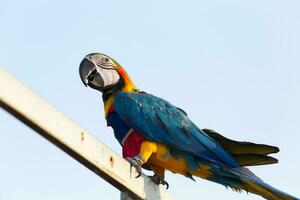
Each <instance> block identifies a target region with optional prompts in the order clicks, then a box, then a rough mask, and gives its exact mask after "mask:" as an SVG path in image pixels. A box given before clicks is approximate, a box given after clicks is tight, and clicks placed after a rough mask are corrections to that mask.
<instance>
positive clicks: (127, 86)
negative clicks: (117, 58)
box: [102, 66, 137, 117]
mask: <svg viewBox="0 0 300 200" xmlns="http://www.w3.org/2000/svg"><path fill="white" fill-rule="evenodd" d="M116 69H117V71H118V73H119V75H120V80H119V82H118V84H117V85H115V86H113V87H109V88H106V89H105V90H104V91H103V94H102V99H103V102H104V111H105V117H107V115H108V113H109V111H110V110H111V109H112V108H113V102H114V95H115V93H116V92H120V91H121V92H134V91H137V89H136V87H135V85H134V83H133V82H132V80H131V79H130V77H129V76H128V74H127V72H126V71H125V70H124V69H123V68H122V67H120V66H119V67H117V68H116Z"/></svg>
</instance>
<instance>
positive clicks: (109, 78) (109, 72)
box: [97, 67, 120, 87]
mask: <svg viewBox="0 0 300 200" xmlns="http://www.w3.org/2000/svg"><path fill="white" fill-rule="evenodd" d="M97 72H98V73H99V74H100V76H101V77H102V79H103V87H106V86H110V85H115V84H117V83H118V82H119V80H120V75H119V73H118V72H117V71H116V70H115V69H103V68H101V67H97Z"/></svg>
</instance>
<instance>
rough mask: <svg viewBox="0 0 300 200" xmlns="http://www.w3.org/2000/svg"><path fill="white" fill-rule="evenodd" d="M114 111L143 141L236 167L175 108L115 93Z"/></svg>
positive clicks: (147, 98)
mask: <svg viewBox="0 0 300 200" xmlns="http://www.w3.org/2000/svg"><path fill="white" fill-rule="evenodd" d="M114 108H115V111H116V112H117V113H118V114H119V115H120V116H121V117H122V118H123V120H125V121H126V122H127V123H128V124H129V125H130V126H131V127H132V128H133V129H135V130H137V131H138V132H139V133H140V134H141V135H143V136H144V137H145V138H146V139H148V140H151V141H155V142H160V143H164V144H167V145H169V146H170V147H171V148H176V149H178V150H180V151H182V152H188V153H192V154H194V155H195V156H198V157H199V158H201V159H205V160H208V161H210V162H213V163H218V164H221V165H228V166H230V167H239V164H238V163H237V162H236V161H235V160H234V159H233V157H232V156H231V155H230V154H229V153H228V152H226V151H225V150H224V149H223V148H222V147H221V146H220V145H219V144H218V143H216V142H215V141H214V140H213V139H212V138H210V137H209V136H208V135H207V134H205V133H204V132H203V131H202V130H200V129H199V128H198V127H197V126H196V125H195V124H193V122H192V121H191V120H190V119H189V118H188V117H187V116H186V115H185V114H184V113H183V112H182V111H181V110H179V109H178V108H176V107H175V106H173V105H172V104H170V103H169V102H167V101H165V100H163V99H161V98H158V97H155V96H153V95H151V94H147V93H144V92H139V93H137V92H136V93H124V92H118V93H117V94H116V95H115V100H114Z"/></svg>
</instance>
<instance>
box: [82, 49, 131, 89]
mask: <svg viewBox="0 0 300 200" xmlns="http://www.w3.org/2000/svg"><path fill="white" fill-rule="evenodd" d="M79 74H80V78H81V80H82V82H83V84H84V85H85V86H89V87H91V88H93V89H96V90H98V91H100V92H103V93H109V92H110V93H111V92H113V91H119V90H122V91H130V90H132V89H134V88H135V86H134V84H133V82H132V81H131V79H130V77H129V76H128V74H127V73H126V71H125V70H124V69H123V68H122V67H121V65H120V64H119V63H118V62H117V61H115V60H114V59H113V58H111V57H109V56H107V55H105V54H102V53H90V54H88V55H87V56H85V57H84V59H83V60H82V61H81V63H80V66H79Z"/></svg>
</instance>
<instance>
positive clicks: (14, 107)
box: [0, 68, 174, 200]
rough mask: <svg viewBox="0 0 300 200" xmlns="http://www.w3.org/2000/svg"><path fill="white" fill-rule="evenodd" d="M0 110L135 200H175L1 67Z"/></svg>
mask: <svg viewBox="0 0 300 200" xmlns="http://www.w3.org/2000/svg"><path fill="white" fill-rule="evenodd" d="M0 107H2V108H3V109H4V110H6V111H7V112H9V113H10V114H12V115H13V116H15V117H16V118H18V119H19V120H20V121H22V122H23V123H24V124H26V125H27V126H29V127H30V128H32V129H33V130H35V131H36V132H37V133H39V134H40V135H42V136H43V137H44V138H46V139H47V140H49V141H50V142H51V143H53V144H54V145H56V146H57V147H59V148H60V149H62V150H63V151H64V152H66V153H67V154H69V155H70V156H72V157H73V158H74V159H76V160H77V161H78V162H80V163H81V164H83V165H84V166H86V167H87V168H89V169H90V170H92V171H93V172H94V173H95V174H97V175H98V176H100V177H101V178H103V179H104V180H106V181H107V182H109V183H110V184H111V185H113V186H114V187H116V188H117V189H119V190H120V191H121V192H123V193H124V194H129V196H130V197H131V198H133V199H155V200H156V199H164V200H174V198H173V197H172V196H171V195H170V194H168V193H167V192H166V191H165V190H164V189H163V188H162V187H159V186H157V185H155V184H154V183H153V182H152V181H151V180H150V179H149V178H148V177H146V176H145V175H142V177H141V178H138V179H136V178H134V177H135V176H136V175H137V174H136V172H135V170H132V171H131V170H130V165H129V163H128V162H126V161H125V160H124V159H122V158H121V157H120V156H119V155H117V154H116V153H114V152H113V151H112V150H110V149H109V148H108V147H107V146H106V145H104V144H102V143H101V142H100V141H99V140H97V139H96V138H95V137H93V136H92V135H90V134H89V133H87V131H85V130H84V129H82V128H81V127H79V126H78V125H76V124H75V123H74V122H72V121H71V120H70V119H69V118H67V117H66V116H64V115H63V114H62V113H61V112H59V111H58V110H56V109H55V108H54V107H53V106H51V105H49V104H48V103H47V102H46V101H44V100H43V99H42V98H41V97H39V96H38V95H36V94H35V93H34V92H32V91H31V90H30V89H29V88H27V87H26V86H24V85H23V84H22V83H21V82H19V81H18V80H16V79H15V78H14V77H12V76H11V75H10V74H8V73H7V72H5V71H4V70H3V69H2V68H0Z"/></svg>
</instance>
